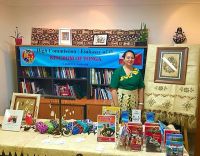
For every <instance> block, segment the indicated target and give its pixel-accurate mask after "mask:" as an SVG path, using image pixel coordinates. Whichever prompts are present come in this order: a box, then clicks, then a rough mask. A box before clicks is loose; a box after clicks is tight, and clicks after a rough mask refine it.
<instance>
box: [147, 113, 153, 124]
mask: <svg viewBox="0 0 200 156" xmlns="http://www.w3.org/2000/svg"><path fill="white" fill-rule="evenodd" d="M154 121H155V113H154V112H146V122H154Z"/></svg>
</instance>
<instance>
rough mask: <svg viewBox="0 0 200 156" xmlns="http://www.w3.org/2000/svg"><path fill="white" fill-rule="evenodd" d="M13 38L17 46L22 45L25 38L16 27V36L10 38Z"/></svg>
mask: <svg viewBox="0 0 200 156" xmlns="http://www.w3.org/2000/svg"><path fill="white" fill-rule="evenodd" d="M10 37H12V38H14V39H15V44H16V45H21V44H22V38H23V36H22V35H21V34H20V32H19V30H18V27H16V30H15V35H14V36H10Z"/></svg>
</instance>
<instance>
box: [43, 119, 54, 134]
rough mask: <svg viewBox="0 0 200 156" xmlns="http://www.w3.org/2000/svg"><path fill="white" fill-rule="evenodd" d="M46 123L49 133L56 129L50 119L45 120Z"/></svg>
mask: <svg viewBox="0 0 200 156" xmlns="http://www.w3.org/2000/svg"><path fill="white" fill-rule="evenodd" d="M44 123H45V124H46V125H47V126H48V130H47V132H48V133H49V134H52V133H53V131H54V130H55V128H54V126H53V124H52V123H51V122H50V121H45V122H44Z"/></svg>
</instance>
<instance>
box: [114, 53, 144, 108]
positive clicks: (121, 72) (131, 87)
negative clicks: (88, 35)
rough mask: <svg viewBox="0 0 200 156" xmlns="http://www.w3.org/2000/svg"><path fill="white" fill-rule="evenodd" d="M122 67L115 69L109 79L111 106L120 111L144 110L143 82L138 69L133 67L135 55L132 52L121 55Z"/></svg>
mask: <svg viewBox="0 0 200 156" xmlns="http://www.w3.org/2000/svg"><path fill="white" fill-rule="evenodd" d="M122 57H123V59H124V65H123V66H121V67H119V68H118V69H116V70H115V71H114V73H113V75H112V78H111V84H110V87H111V94H112V97H113V104H112V105H113V106H120V108H121V110H122V111H126V110H129V111H130V110H131V109H141V110H142V109H143V108H144V81H143V77H142V74H141V72H140V71H139V69H137V68H134V67H133V63H134V59H135V53H134V52H133V51H132V50H128V51H126V52H125V53H124V54H123V55H122Z"/></svg>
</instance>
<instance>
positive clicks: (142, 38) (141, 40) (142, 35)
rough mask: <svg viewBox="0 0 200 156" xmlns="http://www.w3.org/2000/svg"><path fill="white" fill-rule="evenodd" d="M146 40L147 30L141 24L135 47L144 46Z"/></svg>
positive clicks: (144, 25) (143, 24)
mask: <svg viewBox="0 0 200 156" xmlns="http://www.w3.org/2000/svg"><path fill="white" fill-rule="evenodd" d="M147 39H148V29H147V26H146V24H145V23H141V28H140V32H139V37H138V39H137V41H136V42H135V46H146V45H147Z"/></svg>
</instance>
